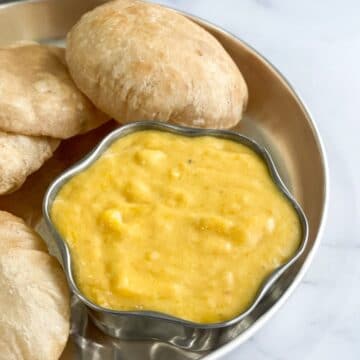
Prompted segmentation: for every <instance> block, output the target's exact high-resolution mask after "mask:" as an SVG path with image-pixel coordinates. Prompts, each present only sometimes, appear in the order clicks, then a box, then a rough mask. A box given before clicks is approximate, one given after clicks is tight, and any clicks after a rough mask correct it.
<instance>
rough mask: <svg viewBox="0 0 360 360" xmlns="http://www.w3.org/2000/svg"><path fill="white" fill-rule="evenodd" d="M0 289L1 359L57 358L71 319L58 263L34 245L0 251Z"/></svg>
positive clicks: (40, 359) (65, 340)
mask: <svg viewBox="0 0 360 360" xmlns="http://www.w3.org/2000/svg"><path fill="white" fill-rule="evenodd" d="M0 289H1V291H0V359H1V360H12V359H16V360H55V359H58V358H59V357H60V355H61V353H62V351H63V349H64V347H65V344H66V342H67V338H68V335H69V322H70V321H69V318H70V304H69V291H68V289H67V285H66V280H65V276H64V274H63V272H62V270H61V267H60V265H59V264H58V262H57V261H56V260H55V259H54V258H53V257H51V256H50V255H48V254H46V253H45V252H42V251H37V250H23V249H11V250H8V251H7V252H5V253H1V254H0Z"/></svg>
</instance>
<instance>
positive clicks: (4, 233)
mask: <svg viewBox="0 0 360 360" xmlns="http://www.w3.org/2000/svg"><path fill="white" fill-rule="evenodd" d="M10 249H29V250H39V251H46V245H45V242H44V241H43V240H42V239H41V238H40V236H39V235H38V234H37V233H36V232H35V231H34V230H33V229H31V228H30V227H29V226H27V225H26V224H25V222H24V220H23V219H21V218H19V217H17V216H15V215H13V214H10V213H8V212H6V211H0V254H2V253H4V252H6V251H8V250H10ZM0 291H1V290H0Z"/></svg>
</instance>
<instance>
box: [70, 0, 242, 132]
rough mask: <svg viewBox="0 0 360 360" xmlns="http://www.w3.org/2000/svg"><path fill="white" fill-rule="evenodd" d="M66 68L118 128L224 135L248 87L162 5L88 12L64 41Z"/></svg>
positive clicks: (110, 6)
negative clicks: (160, 125) (180, 127)
mask: <svg viewBox="0 0 360 360" xmlns="http://www.w3.org/2000/svg"><path fill="white" fill-rule="evenodd" d="M66 60H67V63H68V66H69V70H70V73H71V75H72V77H73V79H74V81H75V83H76V84H77V85H78V87H79V88H80V89H81V90H82V91H83V92H84V93H85V94H86V95H87V96H88V97H89V98H90V99H91V100H92V101H93V103H94V104H95V105H96V106H97V107H98V108H99V109H101V110H102V111H104V112H105V113H107V114H108V115H110V116H111V117H113V118H115V119H116V120H118V121H120V122H130V121H134V120H148V119H157V120H162V121H170V122H175V123H180V124H185V125H190V126H196V127H212V128H229V127H232V126H234V125H236V124H237V123H238V122H239V120H240V119H241V116H242V113H243V111H244V108H245V106H246V102H247V97H248V92H247V87H246V84H245V81H244V79H243V77H242V75H241V73H240V71H239V70H238V68H237V67H236V65H235V63H234V62H233V60H232V59H231V57H230V56H229V55H228V54H227V52H226V51H225V50H224V48H223V47H222V46H221V45H220V43H219V42H218V41H217V40H216V39H215V38H214V37H213V36H212V35H211V34H209V33H208V32H207V31H205V30H204V29H203V28H201V27H200V26H198V25H196V24H195V23H193V22H192V21H190V20H188V19H187V18H185V17H184V16H182V15H180V14H178V13H176V12H175V11H172V10H169V9H166V8H164V7H161V6H159V5H154V4H149V3H144V2H141V1H135V0H117V1H113V2H110V3H107V4H105V5H102V6H99V7H97V8H96V9H94V10H92V11H90V12H89V13H87V14H85V15H84V16H83V17H82V18H81V19H80V21H79V22H78V23H77V24H76V25H75V26H74V27H73V29H72V30H71V31H70V33H69V34H68V37H67V49H66Z"/></svg>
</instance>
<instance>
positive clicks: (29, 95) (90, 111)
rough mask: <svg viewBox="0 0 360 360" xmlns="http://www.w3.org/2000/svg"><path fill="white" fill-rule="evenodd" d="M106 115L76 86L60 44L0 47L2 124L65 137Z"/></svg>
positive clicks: (25, 132)
mask: <svg viewBox="0 0 360 360" xmlns="http://www.w3.org/2000/svg"><path fill="white" fill-rule="evenodd" d="M106 120H108V117H107V116H106V115H104V114H103V113H101V112H100V111H99V110H97V109H96V108H95V106H94V105H93V104H92V103H91V102H90V101H89V99H87V98H86V97H85V95H83V94H82V93H81V92H80V90H78V89H77V87H76V86H75V84H74V82H73V80H72V79H71V77H70V74H69V72H68V70H67V67H66V62H65V50H64V49H61V48H56V47H52V46H46V45H39V44H36V43H35V44H34V43H28V42H23V43H18V44H13V45H11V46H8V47H3V48H0V130H2V131H5V132H11V133H16V134H22V135H32V136H50V137H54V138H61V139H63V138H68V137H70V136H73V135H76V134H78V133H81V132H85V131H87V130H90V129H92V128H94V127H97V126H99V125H100V124H101V123H103V122H104V121H106Z"/></svg>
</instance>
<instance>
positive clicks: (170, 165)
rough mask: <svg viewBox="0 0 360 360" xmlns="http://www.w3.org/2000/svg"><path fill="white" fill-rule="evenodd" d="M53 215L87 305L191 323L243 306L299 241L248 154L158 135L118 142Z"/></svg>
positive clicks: (234, 146) (218, 143)
mask: <svg viewBox="0 0 360 360" xmlns="http://www.w3.org/2000/svg"><path fill="white" fill-rule="evenodd" d="M51 217H52V220H53V222H54V223H55V225H56V227H57V229H58V230H59V232H60V233H61V235H62V236H63V237H64V238H65V239H66V241H67V243H68V245H69V247H70V250H71V253H72V259H73V265H74V271H75V278H76V282H77V285H78V286H79V288H80V289H81V291H82V292H83V293H84V294H85V296H87V297H88V298H89V299H90V300H91V301H93V302H94V303H96V304H98V305H101V306H103V307H105V308H110V309H117V310H139V309H144V310H153V311H159V312H163V313H167V314H170V315H173V316H177V317H179V318H183V319H187V320H192V321H195V322H201V323H214V322H219V321H225V320H228V319H231V318H233V317H235V316H236V315H238V314H239V313H240V312H242V311H243V310H245V309H246V308H247V307H248V306H249V305H250V304H251V302H252V300H253V299H254V296H255V295H256V292H257V291H258V289H259V287H260V286H261V283H262V282H263V281H264V279H265V278H266V276H267V275H269V273H270V272H271V271H273V270H274V269H275V268H276V267H277V266H279V265H280V264H282V263H284V262H286V261H287V260H288V259H289V257H291V256H292V255H293V254H294V252H295V251H296V250H297V248H298V246H299V242H300V237H301V227H300V224H299V220H298V217H297V214H296V212H295V211H294V209H293V208H292V206H291V204H290V203H289V202H288V201H287V199H286V198H285V197H284V196H283V195H282V194H281V193H280V191H279V190H278V188H277V187H276V185H275V184H274V183H273V181H272V179H271V177H270V175H269V172H268V170H267V167H266V165H265V163H264V162H263V160H262V159H261V158H260V157H259V156H258V155H257V154H256V153H255V152H254V151H252V150H251V149H250V148H248V147H246V146H243V145H241V144H238V143H236V142H233V141H230V140H223V139H219V138H214V137H197V138H188V137H183V136H180V135H174V134H170V133H165V132H160V131H141V132H136V133H133V134H131V135H127V136H125V137H123V138H121V139H118V140H117V141H116V142H115V143H113V144H112V145H111V147H110V148H109V149H108V150H106V152H105V153H104V154H103V155H102V156H101V157H100V158H99V159H98V160H97V161H96V162H95V163H94V164H93V165H92V166H90V167H89V168H88V169H86V170H84V171H83V172H81V173H80V174H78V175H76V176H75V177H73V178H72V179H71V180H70V181H69V182H68V183H67V184H65V185H64V186H63V187H62V189H61V190H60V192H59V193H58V195H57V197H56V199H55V201H54V203H53V207H52V209H51Z"/></svg>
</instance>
